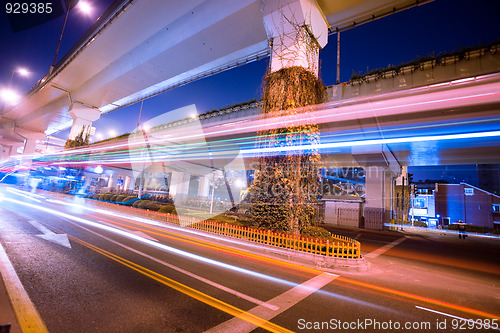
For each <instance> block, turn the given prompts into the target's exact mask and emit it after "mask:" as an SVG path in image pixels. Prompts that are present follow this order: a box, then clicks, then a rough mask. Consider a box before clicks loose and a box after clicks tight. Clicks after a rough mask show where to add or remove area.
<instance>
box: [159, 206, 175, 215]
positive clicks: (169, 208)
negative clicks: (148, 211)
mask: <svg viewBox="0 0 500 333" xmlns="http://www.w3.org/2000/svg"><path fill="white" fill-rule="evenodd" d="M174 210H175V206H174V205H164V206H161V207H160V209H159V210H158V212H160V213H164V214H172V212H173V211H174Z"/></svg>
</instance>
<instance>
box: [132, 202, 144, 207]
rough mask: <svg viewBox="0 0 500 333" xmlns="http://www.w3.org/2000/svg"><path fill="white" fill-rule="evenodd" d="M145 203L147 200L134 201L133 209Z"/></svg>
mask: <svg viewBox="0 0 500 333" xmlns="http://www.w3.org/2000/svg"><path fill="white" fill-rule="evenodd" d="M143 201H146V200H137V201H134V203H133V204H132V207H135V208H139V205H140V204H141V203H142V202H143Z"/></svg>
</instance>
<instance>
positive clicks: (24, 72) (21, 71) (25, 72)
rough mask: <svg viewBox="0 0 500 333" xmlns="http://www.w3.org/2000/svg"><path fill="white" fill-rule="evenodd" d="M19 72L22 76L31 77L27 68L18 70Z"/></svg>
mask: <svg viewBox="0 0 500 333" xmlns="http://www.w3.org/2000/svg"><path fill="white" fill-rule="evenodd" d="M17 72H18V73H19V75H21V76H29V75H30V72H28V70H27V69H26V68H18V69H17Z"/></svg>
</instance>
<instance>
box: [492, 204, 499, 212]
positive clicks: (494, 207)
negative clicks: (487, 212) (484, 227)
mask: <svg viewBox="0 0 500 333" xmlns="http://www.w3.org/2000/svg"><path fill="white" fill-rule="evenodd" d="M493 212H495V213H500V205H493Z"/></svg>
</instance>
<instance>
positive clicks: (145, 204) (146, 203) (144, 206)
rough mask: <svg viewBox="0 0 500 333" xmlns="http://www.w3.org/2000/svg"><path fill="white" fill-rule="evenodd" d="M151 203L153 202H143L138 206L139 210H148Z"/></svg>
mask: <svg viewBox="0 0 500 333" xmlns="http://www.w3.org/2000/svg"><path fill="white" fill-rule="evenodd" d="M150 202H151V200H141V202H140V203H139V204H138V205H137V208H140V209H147V208H146V207H147V205H148V204H149V203H150Z"/></svg>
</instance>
